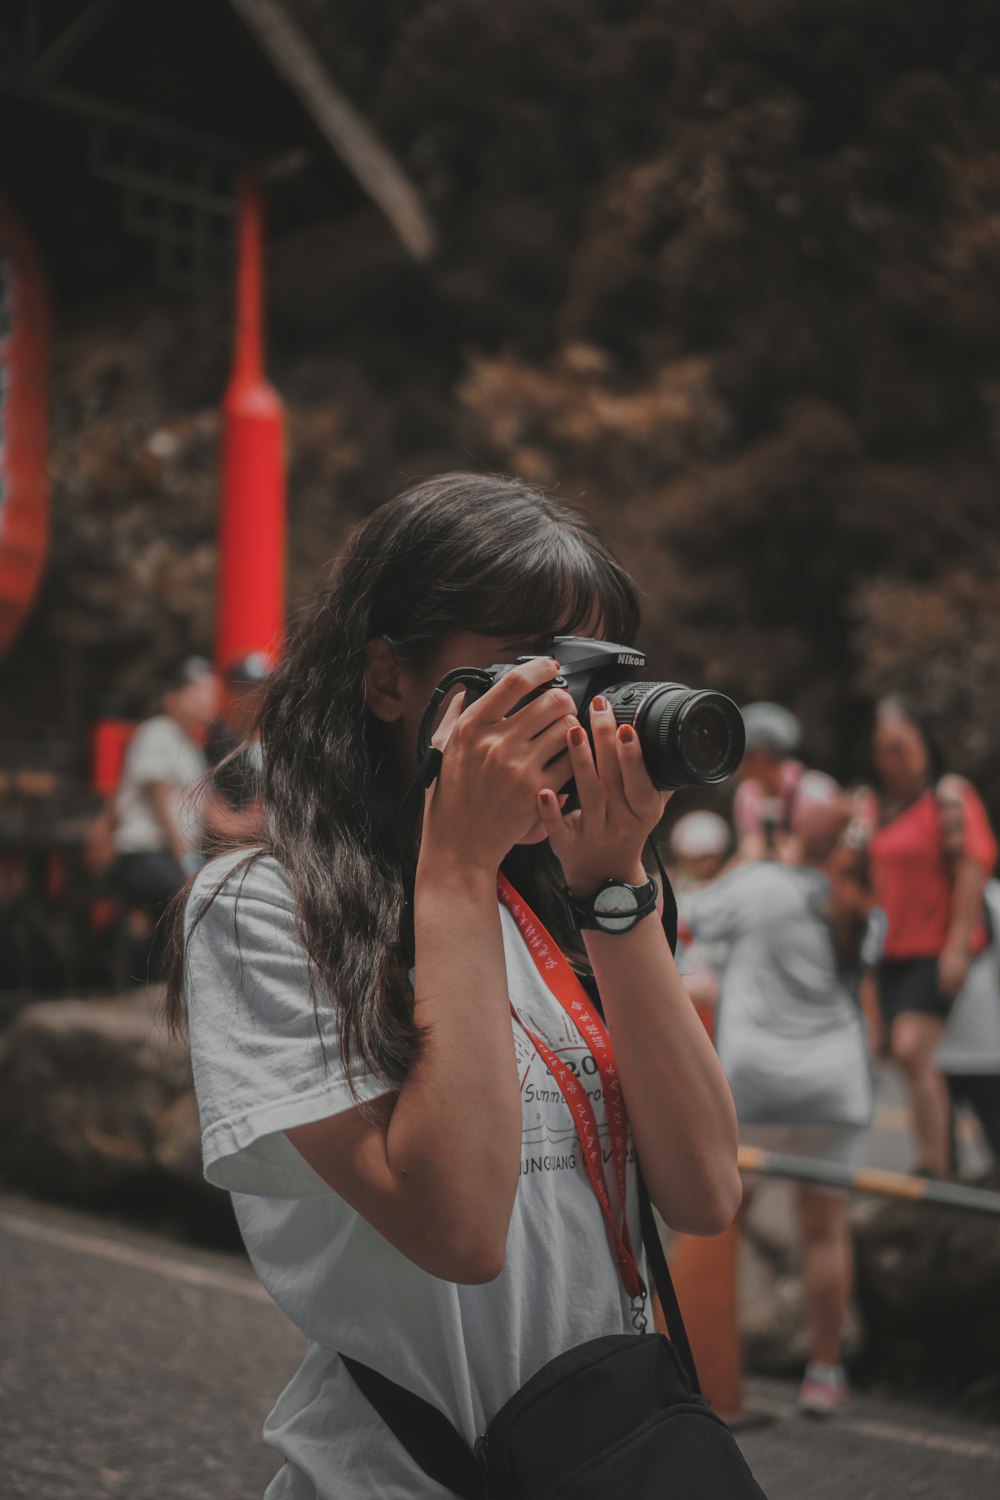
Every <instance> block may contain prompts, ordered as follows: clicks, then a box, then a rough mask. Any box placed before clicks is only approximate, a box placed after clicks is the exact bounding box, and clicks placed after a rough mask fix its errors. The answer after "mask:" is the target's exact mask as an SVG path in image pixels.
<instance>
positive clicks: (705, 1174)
mask: <svg viewBox="0 0 1000 1500" xmlns="http://www.w3.org/2000/svg"><path fill="white" fill-rule="evenodd" d="M586 944H587V952H588V954H589V956H590V960H591V963H592V964H593V968H594V975H595V977H596V979H597V985H598V989H599V990H600V995H601V1001H602V1004H603V1006H604V1013H605V1017H606V1019H607V1024H608V1030H609V1032H610V1034H611V1039H612V1043H613V1046H614V1050H615V1058H616V1060H617V1063H618V1072H619V1075H620V1077H621V1083H622V1091H623V1093H624V1096H625V1104H626V1108H627V1110H628V1115H629V1121H630V1123H631V1126H632V1134H633V1136H634V1138H635V1143H636V1147H637V1149H638V1153H639V1160H640V1163H641V1165H642V1171H643V1176H644V1178H645V1180H646V1185H647V1186H648V1188H649V1192H650V1197H651V1198H652V1200H653V1202H654V1203H655V1204H656V1207H657V1209H658V1210H659V1211H660V1213H661V1215H662V1216H663V1218H664V1219H665V1220H666V1222H667V1223H668V1224H669V1225H670V1226H671V1227H672V1228H674V1229H678V1230H682V1231H685V1232H687V1233H691V1234H717V1233H719V1232H720V1231H721V1230H722V1229H724V1228H725V1227H726V1226H727V1225H728V1224H729V1223H730V1222H731V1220H732V1218H733V1216H734V1215H735V1213H736V1210H737V1208H738V1207H739V1204H740V1198H741V1194H742V1189H741V1186H740V1178H739V1173H738V1171H737V1167H736V1155H737V1148H738V1144H739V1133H738V1127H737V1122H736V1109H735V1106H734V1104H733V1097H732V1094H731V1092H730V1089H729V1084H728V1083H727V1082H726V1078H725V1075H724V1073H723V1071H722V1068H721V1066H720V1064H719V1060H718V1057H717V1056H716V1054H715V1049H714V1048H713V1046H712V1044H711V1042H710V1041H709V1038H708V1036H707V1034H706V1032H705V1029H704V1027H703V1026H702V1024H701V1021H700V1020H699V1018H698V1014H697V1012H696V1011H695V1009H694V1006H693V1005H692V1004H691V1001H690V1000H689V998H688V995H687V992H686V990H685V989H684V985H683V982H682V980H681V977H680V975H679V974H678V972H677V968H676V965H675V964H674V961H673V957H672V955H671V953H670V948H669V945H668V943H667V940H666V937H665V935H664V932H663V929H662V927H661V926H660V923H659V922H657V921H655V920H651V919H648V918H647V919H646V920H645V921H642V922H640V923H639V924H638V926H637V927H635V928H633V930H632V931H631V932H630V933H627V934H624V935H615V936H611V935H609V934H606V933H599V932H588V933H587V934H586Z"/></svg>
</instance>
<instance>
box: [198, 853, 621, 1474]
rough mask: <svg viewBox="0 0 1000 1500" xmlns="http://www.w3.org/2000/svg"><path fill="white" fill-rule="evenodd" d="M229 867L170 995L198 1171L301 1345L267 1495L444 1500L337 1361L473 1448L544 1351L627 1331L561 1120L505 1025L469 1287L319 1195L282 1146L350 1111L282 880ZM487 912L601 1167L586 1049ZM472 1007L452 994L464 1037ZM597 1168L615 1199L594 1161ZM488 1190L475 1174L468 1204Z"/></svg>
mask: <svg viewBox="0 0 1000 1500" xmlns="http://www.w3.org/2000/svg"><path fill="white" fill-rule="evenodd" d="M243 858H245V856H241V855H239V854H235V855H226V856H224V857H223V858H222V859H220V860H216V861H214V862H213V863H212V864H210V865H209V866H207V867H206V869H205V870H203V871H202V872H201V874H200V875H199V877H198V879H197V881H196V883H195V887H194V890H193V892H192V896H191V898H190V901H189V905H188V928H189V932H190V937H189V943H188V951H187V1001H188V1010H189V1018H190V1029H191V1048H192V1055H193V1062H194V1077H195V1087H196V1091H197V1096H198V1107H199V1111H200V1115H201V1124H202V1139H203V1150H204V1163H205V1175H206V1177H207V1178H208V1180H209V1181H210V1182H213V1183H215V1184H217V1185H218V1186H219V1187H224V1188H228V1189H230V1190H231V1191H232V1193H233V1203H234V1206H235V1209H236V1215H237V1219H238V1221H239V1224H240V1229H241V1231H242V1234H243V1238H244V1240H245V1242H246V1246H247V1249H248V1251H249V1254H250V1257H251V1260H252V1261H253V1264H254V1267H255V1269H256V1271H257V1274H258V1275H259V1277H260V1279H261V1281H262V1282H263V1284H264V1286H265V1287H266V1288H267V1290H268V1292H270V1294H271V1296H272V1297H273V1298H274V1300H275V1301H276V1302H277V1303H278V1305H279V1307H281V1308H282V1309H283V1311H284V1312H285V1313H286V1314H287V1316H288V1317H289V1318H290V1319H291V1320H292V1322H293V1323H295V1324H296V1325H297V1326H298V1327H299V1328H300V1329H301V1330H302V1332H303V1333H304V1334H305V1335H306V1337H307V1338H308V1339H309V1341H310V1343H309V1349H308V1352H307V1354H306V1357H305V1360H304V1362H303V1364H302V1366H301V1367H300V1369H299V1370H298V1372H297V1374H296V1375H295V1376H294V1377H293V1379H292V1381H291V1384H290V1385H289V1386H288V1387H287V1388H286V1390H285V1391H284V1392H283V1393H282V1394H281V1396H280V1397H279V1398H278V1402H277V1404H276V1406H275V1408H274V1410H273V1411H272V1413H271V1415H270V1417H269V1418H268V1419H267V1422H266V1424H265V1427H264V1437H265V1440H266V1441H267V1442H268V1443H269V1444H270V1445H271V1446H272V1447H273V1448H275V1449H276V1450H277V1451H278V1452H279V1453H281V1454H283V1455H284V1457H285V1459H286V1462H285V1465H284V1466H283V1468H282V1469H281V1470H280V1471H279V1473H278V1475H277V1476H276V1477H275V1479H274V1480H273V1481H272V1483H271V1485H270V1486H269V1487H268V1491H267V1500H376V1497H377V1500H415V1497H423V1496H428V1497H440V1500H445V1497H446V1496H447V1493H448V1492H447V1491H445V1490H444V1489H442V1488H441V1487H440V1486H439V1485H437V1484H434V1483H432V1482H431V1481H430V1480H429V1479H428V1478H427V1477H426V1476H425V1475H424V1474H423V1473H422V1472H421V1471H420V1470H419V1469H418V1468H417V1467H416V1465H415V1464H414V1463H413V1461H412V1459H410V1457H409V1455H408V1454H407V1453H406V1452H405V1451H404V1450H403V1448H402V1447H401V1446H400V1444H399V1443H398V1442H397V1441H396V1439H395V1437H393V1436H392V1434H391V1433H390V1432H389V1431H388V1430H387V1429H386V1427H385V1425H384V1424H383V1422H382V1421H381V1419H380V1418H379V1416H378V1415H377V1414H376V1412H375V1411H374V1409H373V1408H372V1407H371V1406H370V1405H369V1404H368V1402H367V1401H366V1400H365V1398H364V1397H363V1396H362V1395H361V1393H360V1392H359V1391H358V1389H357V1387H356V1386H355V1385H354V1383H353V1381H352V1380H351V1378H350V1376H349V1375H348V1374H347V1371H346V1369H345V1368H344V1366H343V1364H342V1362H341V1361H340V1359H339V1358H338V1355H337V1353H336V1351H337V1350H342V1351H343V1352H344V1353H345V1354H347V1355H349V1356H350V1357H352V1358H354V1359H357V1360H360V1361H361V1362H363V1363H364V1364H366V1365H369V1366H371V1367H372V1368H373V1369H375V1370H378V1371H380V1372H381V1373H382V1374H384V1375H387V1376H389V1377H390V1378H391V1379H392V1380H395V1381H397V1382H399V1383H400V1384H402V1385H405V1386H407V1387H408V1388H409V1389H410V1390H412V1391H415V1392H416V1393H417V1394H418V1395H420V1396H423V1397H424V1399H425V1400H427V1401H430V1402H431V1403H433V1404H434V1405H435V1406H437V1407H438V1408H439V1409H440V1410H441V1411H443V1412H444V1413H445V1415H446V1416H447V1417H448V1418H449V1419H450V1420H451V1421H452V1422H453V1423H454V1425H455V1426H456V1427H457V1428H458V1429H459V1430H460V1431H461V1432H462V1433H464V1435H465V1437H466V1438H467V1439H468V1440H469V1442H470V1444H471V1443H473V1442H474V1441H475V1438H476V1436H477V1435H478V1434H479V1433H481V1432H482V1431H483V1429H484V1428H485V1426H486V1424H487V1422H488V1421H489V1419H490V1418H491V1417H492V1416H493V1415H494V1413H495V1412H496V1411H497V1410H498V1409H499V1407H500V1406H502V1405H503V1403H504V1402H505V1401H506V1400H507V1399H508V1397H510V1396H511V1395H513V1393H514V1392H515V1391H516V1390H517V1389H518V1387H519V1386H521V1385H523V1383H524V1382H525V1381H526V1380H527V1379H528V1378H529V1377H530V1376H531V1375H532V1374H534V1372H535V1371H536V1370H538V1369H540V1368H541V1366H542V1365H544V1364H545V1363H546V1362H547V1361H548V1360H550V1359H552V1358H554V1356H555V1355H557V1354H561V1353H562V1352H563V1351H564V1350H566V1349H569V1348H571V1347H573V1346H574V1345H576V1344H580V1343H583V1342H584V1341H586V1340H587V1339H591V1338H597V1337H600V1336H601V1335H604V1334H610V1333H630V1332H632V1323H631V1318H630V1312H629V1303H628V1299H627V1297H626V1296H625V1293H624V1291H623V1289H622V1286H621V1282H620V1279H619V1276H618V1272H617V1268H616V1265H615V1261H614V1258H613V1255H612V1252H611V1248H610V1243H609V1239H608V1235H607V1232H606V1230H605V1226H604V1220H603V1218H602V1216H601V1212H600V1209H599V1208H598V1205H597V1201H596V1199H595V1197H594V1194H593V1191H592V1189H591V1187H590V1185H589V1183H588V1181H587V1178H586V1174H585V1171H584V1167H583V1163H582V1160H581V1154H580V1152H579V1151H578V1149H577V1139H576V1135H575V1131H574V1127H573V1120H572V1116H571V1115H570V1112H569V1109H568V1107H567V1105H566V1102H565V1100H564V1099H563V1096H562V1094H561V1093H560V1092H559V1089H558V1088H557V1086H556V1084H555V1081H554V1080H553V1078H552V1077H551V1075H550V1074H549V1072H548V1070H547V1068H546V1067H545V1064H544V1063H543V1062H542V1059H541V1058H540V1057H539V1056H538V1054H537V1053H536V1052H535V1049H534V1047H533V1046H532V1044H531V1042H530V1041H529V1040H528V1038H527V1037H526V1035H525V1034H524V1032H523V1031H522V1030H521V1028H520V1026H518V1025H517V1024H516V1023H515V1022H513V1020H512V1023H511V1024H512V1028H513V1033H514V1043H515V1051H516V1055H517V1061H518V1067H519V1071H520V1078H521V1098H522V1108H523V1121H524V1125H523V1137H522V1148H521V1180H520V1185H519V1188H518V1192H517V1195H516V1199H515V1203H514V1211H513V1215H512V1217H511V1223H510V1230H509V1233H508V1236H507V1252H506V1261H505V1264H504V1269H503V1271H502V1272H501V1273H500V1275H499V1276H498V1277H497V1278H496V1280H495V1281H492V1282H490V1283H488V1284H486V1285H484V1286H463V1285H458V1284H455V1283H452V1282H448V1281H442V1280H440V1279H439V1278H437V1277H435V1276H431V1275H430V1274H428V1273H427V1272H426V1271H422V1270H420V1269H419V1268H418V1267H417V1266H415V1265H414V1264H413V1262H412V1261H410V1260H408V1259H407V1258H406V1256H404V1255H402V1254H401V1253H400V1252H399V1251H398V1250H395V1249H394V1248H393V1247H392V1246H391V1245H390V1244H389V1243H388V1242H387V1241H386V1240H384V1239H383V1238H382V1236H381V1235H379V1234H378V1233H377V1232H376V1231H375V1230H374V1229H373V1228H372V1227H371V1226H370V1225H369V1224H368V1223H367V1222H366V1221H365V1220H364V1219H363V1218H361V1216H360V1215H359V1214H357V1213H356V1212H355V1211H354V1210H353V1209H352V1208H350V1207H349V1206H348V1204H347V1203H345V1202H344V1201H343V1199H341V1198H340V1197H338V1195H337V1194H336V1193H334V1192H333V1191H332V1190H331V1189H330V1188H329V1187H327V1185H326V1183H325V1182H324V1181H323V1180H322V1179H321V1178H320V1177H319V1176H318V1175H317V1174H316V1173H315V1172H314V1171H313V1170H312V1168H311V1167H309V1166H308V1164H307V1163H306V1161H305V1160H304V1158H303V1157H301V1156H300V1155H299V1153H298V1152H297V1151H296V1150H295V1148H294V1147H293V1146H292V1144H291V1142H290V1141H289V1140H288V1138H287V1136H286V1135H285V1134H284V1131H286V1130H288V1129H289V1128H290V1127H292V1126H295V1125H302V1124H305V1123H307V1122H308V1121H311V1120H318V1119H323V1118H325V1117H327V1116H329V1115H333V1114H336V1113H338V1112H339V1111H341V1110H345V1109H350V1108H352V1107H353V1103H354V1101H353V1099H352V1097H351V1095H350V1092H349V1089H348V1084H347V1080H346V1078H345V1075H344V1071H343V1068H342V1066H341V1064H340V1059H339V1050H338V1046H337V1038H336V1027H335V1024H334V1017H333V1014H332V1008H331V1006H330V1005H329V1004H328V1003H327V1004H325V1005H324V1004H323V1003H322V1000H321V1002H320V1016H321V1030H322V1038H323V1042H322V1047H321V1043H320V1039H319V1036H318V1035H317V1029H316V1024H315V1021H314V1015H313V1010H312V1005H311V1002H310V999H309V993H308V977H307V975H308V971H307V959H306V955H305V952H304V950H303V948H302V946H301V944H300V942H299V940H298V938H297V936H296V933H295V913H294V905H293V897H292V892H291V888H290V885H289V882H288V880H287V877H286V876H285V875H284V873H283V871H282V870H281V868H280V866H279V865H278V864H277V863H276V862H275V861H273V860H271V859H266V860H261V861H259V862H258V863H257V864H255V865H254V866H253V867H252V868H251V869H250V870H249V872H248V873H247V874H246V875H245V877H243V876H241V875H240V874H239V873H238V868H237V867H238V866H239V865H240V863H241V861H242V859H243ZM220 880H225V881H226V884H225V886H224V888H223V889H222V892H221V894H220V895H219V896H218V897H217V899H216V900H215V902H214V904H213V905H212V906H211V907H209V908H208V913H207V915H206V916H205V917H204V919H203V920H202V922H201V923H200V925H198V926H197V927H194V928H193V930H192V925H193V915H195V914H196V913H197V911H198V909H199V904H200V901H201V900H202V898H204V897H205V895H206V894H208V893H209V892H211V891H212V890H214V889H215V887H216V886H217V885H218V884H219V882H220ZM500 919H501V923H502V928H503V939H504V954H505V959H506V968H507V981H508V986H509V992H510V995H511V997H512V999H513V1001H514V1004H515V1006H516V1007H517V1009H518V1011H519V1013H520V1015H521V1016H522V1017H523V1019H524V1023H525V1025H526V1026H529V1027H531V1028H533V1029H535V1030H537V1032H538V1033H539V1034H540V1035H541V1036H543V1037H545V1039H546V1040H547V1041H548V1043H549V1045H550V1046H551V1047H552V1048H553V1050H554V1051H556V1052H557V1053H558V1054H559V1055H560V1056H561V1057H562V1058H563V1059H564V1060H565V1061H566V1062H567V1064H568V1065H569V1066H570V1067H571V1068H572V1069H573V1070H574V1071H576V1072H577V1073H578V1075H579V1076H580V1077H581V1078H583V1079H584V1080H585V1081H587V1083H588V1087H589V1092H590V1097H591V1100H592V1102H593V1104H594V1109H595V1113H596V1116H597V1119H598V1123H599V1126H600V1131H601V1135H602V1137H603V1139H604V1141H605V1143H606V1144H605V1153H606V1158H608V1159H609V1158H610V1133H609V1130H608V1126H607V1121H606V1116H605V1111H604V1107H603V1102H602V1100H601V1097H600V1085H599V1081H598V1080H594V1081H593V1082H592V1081H591V1079H592V1074H591V1072H590V1069H591V1066H592V1058H591V1054H590V1052H589V1051H588V1050H587V1048H586V1045H585V1043H584V1042H583V1039H582V1037H581V1036H580V1034H579V1032H578V1031H577V1030H576V1028H575V1026H574V1025H573V1023H572V1022H571V1021H570V1019H569V1018H568V1016H567V1014H566V1012H565V1011H564V1010H563V1009H562V1007H561V1006H560V1005H559V1003H558V1002H557V1001H556V1000H555V999H554V997H553V996H552V995H551V993H550V992H549V990H548V988H547V987H546V985H545V983H544V981H543V980H542V979H541V977H540V975H539V974H538V971H537V969H536V968H535V965H534V963H533V962H532V960H531V957H530V955H529V954H528V951H527V949H526V948H525V946H524V944H523V942H522V939H521V937H520V934H519V932H518V930H517V926H516V924H515V922H514V920H513V918H512V917H511V916H510V915H509V914H508V913H507V912H506V911H505V910H504V909H503V908H502V907H501V909H500ZM237 934H238V938H239V951H237V942H236V935H237ZM477 1001H478V997H477V996H476V995H474V994H470V995H469V996H468V1001H467V1004H468V1011H469V1024H470V1025H474V1024H475V1010H476V1005H477ZM324 1047H325V1050H326V1058H327V1066H324V1059H323V1048H324ZM355 1087H356V1089H357V1092H358V1094H359V1096H360V1097H361V1098H362V1099H369V1098H374V1097H376V1096H377V1095H378V1094H380V1093H384V1092H385V1089H384V1087H383V1086H382V1085H380V1084H379V1083H378V1082H377V1081H376V1080H375V1079H374V1078H373V1077H371V1076H369V1075H361V1076H358V1077H357V1078H356V1079H355ZM453 1087H454V1089H455V1091H456V1093H457V1094H461V1095H462V1096H464V1098H465V1099H467V1100H470V1101H474V1100H475V1098H476V1079H475V1078H474V1077H463V1076H460V1075H456V1077H455V1079H454V1080H453ZM633 1162H634V1152H633V1149H632V1144H631V1140H630V1142H629V1169H628V1184H627V1189H626V1195H627V1199H628V1207H629V1227H630V1231H631V1236H632V1243H633V1245H635V1246H638V1245H639V1244H640V1233H639V1215H638V1201H637V1198H636V1192H635V1178H634V1165H633ZM607 1175H608V1178H609V1189H610V1191H611V1195H612V1202H613V1203H614V1202H615V1185H614V1182H613V1172H612V1170H611V1168H610V1165H609V1167H608V1168H607ZM489 1191H490V1184H489V1183H488V1182H484V1183H483V1192H484V1194H486V1193H488V1192H489ZM617 1206H618V1205H617V1204H615V1207H616V1208H617ZM441 1233H442V1234H446V1233H447V1225H442V1226H441ZM647 1284H648V1281H647ZM220 1396H221V1397H222V1398H223V1399H224V1395H223V1393H220Z"/></svg>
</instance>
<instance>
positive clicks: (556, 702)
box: [510, 688, 576, 739]
mask: <svg viewBox="0 0 1000 1500" xmlns="http://www.w3.org/2000/svg"><path fill="white" fill-rule="evenodd" d="M575 715H576V704H575V703H574V702H573V699H572V698H571V697H570V695H569V693H567V691H566V689H565V688H550V689H549V690H548V692H547V693H542V694H541V695H540V697H538V698H533V699H532V700H531V702H530V703H526V704H525V705H524V707H523V708H519V709H518V711H517V713H516V714H513V715H512V716H511V719H510V723H511V726H512V729H513V731H514V732H515V733H516V734H518V735H521V734H523V735H525V736H526V737H527V738H528V739H533V738H534V737H535V736H536V735H539V734H541V733H542V732H543V731H544V730H546V729H547V728H548V727H549V725H550V724H555V723H557V722H560V721H561V723H562V726H563V733H564V734H565V731H566V728H567V727H568V726H567V720H568V719H569V718H570V717H571V716H573V717H574V718H575Z"/></svg>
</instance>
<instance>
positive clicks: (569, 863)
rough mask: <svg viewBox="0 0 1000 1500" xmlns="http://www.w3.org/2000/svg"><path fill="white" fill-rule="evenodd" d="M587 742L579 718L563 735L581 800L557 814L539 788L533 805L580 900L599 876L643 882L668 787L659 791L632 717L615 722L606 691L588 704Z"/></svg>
mask: <svg viewBox="0 0 1000 1500" xmlns="http://www.w3.org/2000/svg"><path fill="white" fill-rule="evenodd" d="M590 729H591V734H592V735H593V740H594V748H593V751H592V750H591V748H590V744H589V742H588V740H587V734H586V731H585V730H584V729H583V727H582V725H579V724H576V725H574V726H573V727H571V728H570V729H569V730H568V732H567V736H566V740H567V748H568V750H569V759H570V765H571V767H572V770H573V777H574V780H575V782H576V790H577V798H578V800H579V804H580V805H579V807H578V808H577V809H575V810H574V811H573V812H571V813H567V814H565V815H564V814H563V813H562V812H561V811H560V808H559V799H558V797H557V796H556V793H555V791H549V790H546V791H542V792H540V793H539V797H538V809H539V814H540V816H541V820H542V824H543V826H544V828H545V832H546V834H547V835H548V838H549V842H550V844H551V845H552V848H553V850H554V852H555V854H556V856H557V858H558V859H559V861H560V863H561V865H562V867H563V874H564V875H565V877H566V884H567V886H568V887H569V889H570V890H571V891H572V893H573V895H574V896H578V897H580V898H581V899H584V900H586V899H587V898H588V897H590V896H592V895H593V893H594V892H595V891H596V890H597V888H598V887H599V886H600V885H602V884H603V882H604V881H605V880H608V879H611V878H613V879H615V880H624V881H627V882H629V883H630V884H635V885H638V884H641V882H642V881H644V880H645V879H646V874H645V871H644V870H643V867H642V851H643V848H644V846H645V844H646V840H647V839H648V838H649V835H650V834H651V833H652V831H653V829H654V828H655V827H656V825H657V823H658V822H659V821H660V819H661V818H662V816H663V810H664V808H665V807H666V805H667V803H668V802H669V800H670V797H671V795H672V794H671V793H670V792H658V791H657V790H656V787H655V786H654V785H653V783H652V781H651V780H650V777H649V773H648V772H647V770H646V767H645V764H644V762H643V758H642V749H641V747H640V744H639V738H638V735H637V734H636V733H635V730H634V729H633V728H632V727H631V725H628V724H623V725H622V726H621V728H620V729H618V728H617V727H616V724H615V716H614V713H613V712H612V710H611V708H610V706H609V705H608V701H607V699H606V698H602V697H597V698H594V700H593V701H592V703H591V705H590Z"/></svg>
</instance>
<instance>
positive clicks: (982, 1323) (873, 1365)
mask: <svg viewBox="0 0 1000 1500" xmlns="http://www.w3.org/2000/svg"><path fill="white" fill-rule="evenodd" d="M981 1186H983V1187H992V1188H993V1189H994V1190H995V1189H997V1188H998V1187H1000V1172H998V1171H996V1170H994V1171H993V1172H992V1173H990V1174H988V1175H987V1176H986V1177H984V1178H983V1179H982V1182H981ZM855 1250H856V1255H857V1294H858V1300H859V1303H860V1306H861V1309H862V1312H863V1315H864V1321H865V1326H866V1331H867V1339H866V1345H865V1363H866V1365H867V1368H868V1373H869V1374H870V1376H871V1377H873V1378H884V1379H886V1380H890V1381H892V1383H893V1385H895V1386H897V1387H898V1386H900V1385H910V1386H913V1385H931V1384H933V1385H935V1386H944V1387H946V1388H950V1389H951V1390H953V1391H956V1392H964V1393H970V1394H971V1395H973V1396H975V1397H979V1398H981V1399H982V1400H983V1401H984V1402H987V1403H990V1404H992V1405H993V1406H995V1407H996V1408H997V1409H998V1410H1000V1224H998V1223H997V1220H996V1219H995V1218H992V1217H988V1216H987V1215H985V1214H983V1215H979V1214H973V1213H961V1212H958V1211H957V1210H954V1209H946V1208H930V1207H925V1206H922V1205H920V1204H912V1203H896V1202H892V1203H886V1204H883V1205H882V1206H881V1207H879V1209H878V1210H877V1211H876V1212H875V1213H873V1214H872V1215H871V1217H870V1218H869V1219H868V1220H867V1222H866V1223H864V1224H863V1225H860V1226H858V1229H857V1231H856V1234H855Z"/></svg>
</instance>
